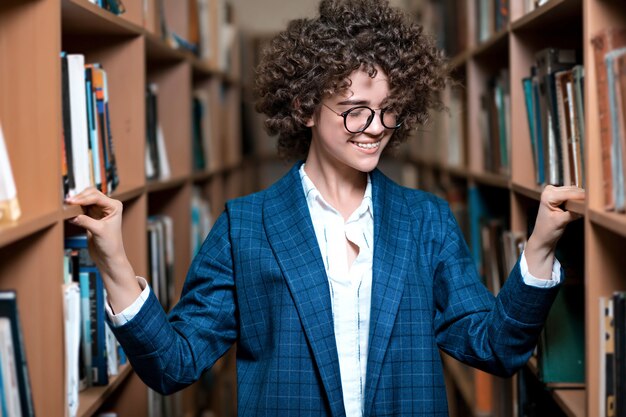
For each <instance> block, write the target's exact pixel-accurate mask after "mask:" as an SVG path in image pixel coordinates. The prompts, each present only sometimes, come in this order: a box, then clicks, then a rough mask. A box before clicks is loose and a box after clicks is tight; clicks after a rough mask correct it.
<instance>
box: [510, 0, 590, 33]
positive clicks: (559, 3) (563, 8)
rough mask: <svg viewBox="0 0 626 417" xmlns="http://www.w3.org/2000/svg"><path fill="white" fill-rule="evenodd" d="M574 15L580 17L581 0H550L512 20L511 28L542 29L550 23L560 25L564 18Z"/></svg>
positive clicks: (520, 29)
mask: <svg viewBox="0 0 626 417" xmlns="http://www.w3.org/2000/svg"><path fill="white" fill-rule="evenodd" d="M574 17H582V1H581V0H550V1H549V2H547V3H546V4H544V5H543V6H541V7H539V8H537V9H535V10H533V11H532V12H530V13H528V14H526V15H524V16H522V17H520V18H519V19H517V20H515V21H514V22H512V23H511V30H512V31H534V30H542V29H545V28H546V27H550V26H552V25H557V26H561V25H562V24H563V21H564V20H570V19H572V18H574ZM581 23H582V20H581Z"/></svg>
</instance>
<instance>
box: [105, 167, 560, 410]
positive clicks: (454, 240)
mask: <svg viewBox="0 0 626 417" xmlns="http://www.w3.org/2000/svg"><path fill="white" fill-rule="evenodd" d="M299 166H300V164H296V165H295V166H294V167H293V168H292V169H291V171H290V172H289V173H287V174H286V176H285V177H283V178H282V179H281V180H279V181H278V182H277V183H276V184H274V185H273V186H272V187H270V188H269V189H267V190H265V191H261V192H259V193H256V194H253V195H250V196H247V197H243V198H240V199H236V200H233V201H230V202H228V203H227V205H226V209H225V211H224V212H223V213H222V215H221V216H220V217H219V218H218V220H217V222H216V224H215V226H214V227H213V229H212V231H211V233H210V234H209V236H208V237H207V239H206V241H205V242H204V244H203V246H202V248H201V250H200V252H199V254H198V255H197V256H196V257H195V259H194V261H193V263H192V265H191V267H190V270H189V273H188V276H187V279H186V282H185V285H184V288H183V293H182V297H181V300H180V302H179V303H178V304H177V305H176V306H175V307H174V309H173V310H172V311H171V312H170V314H169V316H166V315H165V313H164V312H163V310H162V308H161V307H160V305H159V303H158V301H157V300H156V298H155V297H154V295H152V294H151V295H150V297H149V298H148V300H147V302H146V303H145V304H144V305H143V307H142V308H141V310H140V311H139V313H138V314H137V316H135V317H134V318H133V319H132V320H131V321H130V322H128V323H127V324H125V325H123V326H121V327H118V328H115V329H114V331H115V334H116V336H117V338H118V340H119V341H120V342H121V343H122V346H123V347H124V349H125V351H126V353H127V354H128V356H129V358H130V361H131V363H132V365H133V368H134V369H135V370H136V372H137V373H138V374H139V376H140V377H141V378H142V379H143V380H144V381H145V383H146V384H148V385H149V386H150V387H152V388H154V389H155V390H157V391H160V392H162V393H171V392H174V391H176V390H179V389H181V388H183V387H185V386H187V385H189V384H191V383H192V382H194V381H196V380H197V379H198V378H199V377H200V375H201V373H202V372H204V371H206V370H208V369H210V367H211V366H212V365H213V363H214V362H215V361H216V360H217V359H218V358H219V357H220V356H221V355H223V354H224V353H225V352H226V351H227V349H228V348H229V347H230V346H231V345H232V344H233V343H235V342H236V343H237V380H238V412H239V414H240V415H242V416H298V417H300V416H337V417H338V416H344V415H345V411H344V407H343V399H342V391H341V379H340V375H339V364H338V359H337V349H336V345H335V336H334V333H333V323H332V313H331V303H330V293H329V287H328V280H327V277H326V274H325V270H324V265H323V262H322V259H321V254H320V249H319V247H318V245H317V240H316V237H315V232H314V229H313V224H312V221H311V218H310V215H309V211H308V207H307V203H306V201H305V196H304V192H303V189H302V184H301V181H300V177H299V175H298V168H299ZM371 180H372V197H373V204H374V240H375V247H374V263H373V283H372V304H371V325H370V344H369V345H370V352H369V356H368V363H367V379H366V383H365V399H364V415H365V416H447V415H448V411H447V403H446V393H445V385H444V379H443V371H442V364H441V359H440V353H439V350H440V349H441V350H443V351H445V352H446V353H448V354H449V355H451V356H453V357H455V358H457V359H459V360H461V361H463V362H465V363H468V364H470V365H472V366H475V367H477V368H480V369H483V370H486V371H488V372H491V373H494V374H498V375H504V376H506V375H511V374H513V373H514V372H515V371H516V370H517V369H518V368H520V367H521V366H522V365H523V364H524V363H525V362H526V361H527V360H528V358H529V356H530V354H531V352H532V349H533V347H534V346H535V344H536V341H537V337H538V335H539V332H540V330H541V328H542V325H543V322H544V320H545V318H546V315H547V313H548V310H549V308H550V305H551V303H552V301H553V299H554V297H555V296H556V292H557V291H558V287H555V288H552V289H540V288H535V287H529V286H526V285H525V284H524V283H523V280H522V277H521V274H520V268H519V265H516V266H515V268H514V270H513V271H512V273H511V275H510V276H509V278H508V279H507V281H506V283H505V285H504V286H503V288H502V290H501V292H500V294H499V296H498V297H497V299H496V298H494V297H493V296H492V295H491V294H490V293H489V292H488V291H487V290H486V288H485V287H484V285H483V284H482V283H481V282H480V281H479V278H478V276H477V272H476V269H475V266H474V263H473V261H472V259H471V257H470V253H469V251H468V248H467V245H466V243H465V241H464V239H463V237H462V235H461V232H460V230H459V227H458V226H457V223H456V221H455V219H454V217H453V216H452V214H451V212H450V210H449V208H448V205H447V203H446V202H444V201H443V200H441V199H439V198H436V197H434V196H433V195H431V194H429V193H426V192H422V191H418V190H411V189H407V188H403V187H400V186H398V185H396V184H395V183H393V182H392V181H391V180H389V179H388V178H386V177H385V176H384V175H383V174H382V173H381V172H379V171H378V170H375V171H373V172H372V173H371Z"/></svg>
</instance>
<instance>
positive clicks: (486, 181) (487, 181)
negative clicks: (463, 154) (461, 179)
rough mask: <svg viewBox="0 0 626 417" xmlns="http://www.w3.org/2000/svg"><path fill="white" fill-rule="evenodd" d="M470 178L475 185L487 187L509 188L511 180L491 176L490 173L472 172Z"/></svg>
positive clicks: (499, 175) (499, 176)
mask: <svg viewBox="0 0 626 417" xmlns="http://www.w3.org/2000/svg"><path fill="white" fill-rule="evenodd" d="M471 178H472V179H473V180H474V181H476V182H477V183H480V184H483V185H488V186H490V187H498V188H510V182H511V180H510V179H509V178H508V177H506V176H504V175H501V174H493V173H491V172H473V173H472V174H471Z"/></svg>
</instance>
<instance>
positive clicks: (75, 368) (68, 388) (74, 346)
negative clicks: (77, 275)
mask: <svg viewBox="0 0 626 417" xmlns="http://www.w3.org/2000/svg"><path fill="white" fill-rule="evenodd" d="M80 302H81V301H80V287H79V285H78V283H76V282H69V283H66V284H64V285H63V330H64V336H65V338H64V340H65V395H66V400H65V409H66V417H76V415H77V413H78V405H79V389H80V386H79V384H80V372H79V366H80V364H79V355H80Z"/></svg>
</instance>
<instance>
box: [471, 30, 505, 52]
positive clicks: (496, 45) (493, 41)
mask: <svg viewBox="0 0 626 417" xmlns="http://www.w3.org/2000/svg"><path fill="white" fill-rule="evenodd" d="M508 39H509V31H508V28H503V29H501V30H500V31H499V32H497V33H495V34H494V35H493V36H492V37H490V38H489V39H487V40H486V41H484V42H482V43H480V44H479V45H477V46H476V48H475V49H474V50H473V51H472V57H473V58H474V59H483V58H485V57H491V56H494V55H500V56H502V55H504V56H505V57H506V56H507V55H508V54H506V50H507V49H508V47H509V44H508Z"/></svg>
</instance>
